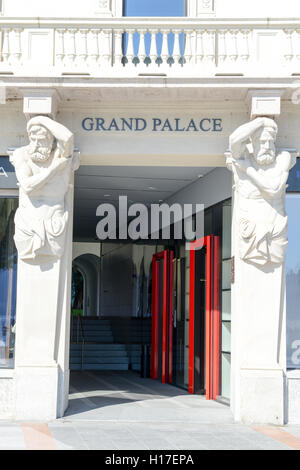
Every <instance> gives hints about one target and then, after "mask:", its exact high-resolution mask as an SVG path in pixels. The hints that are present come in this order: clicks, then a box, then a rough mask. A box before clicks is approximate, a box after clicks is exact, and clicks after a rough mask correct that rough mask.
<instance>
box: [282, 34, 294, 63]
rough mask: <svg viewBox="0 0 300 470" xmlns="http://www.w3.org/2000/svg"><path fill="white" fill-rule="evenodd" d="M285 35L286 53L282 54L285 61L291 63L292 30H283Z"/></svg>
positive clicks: (292, 53)
mask: <svg viewBox="0 0 300 470" xmlns="http://www.w3.org/2000/svg"><path fill="white" fill-rule="evenodd" d="M284 32H285V34H286V49H285V50H286V52H285V54H284V57H285V59H286V60H288V61H291V60H292V58H293V55H294V52H293V41H292V34H293V30H292V29H285V30H284Z"/></svg>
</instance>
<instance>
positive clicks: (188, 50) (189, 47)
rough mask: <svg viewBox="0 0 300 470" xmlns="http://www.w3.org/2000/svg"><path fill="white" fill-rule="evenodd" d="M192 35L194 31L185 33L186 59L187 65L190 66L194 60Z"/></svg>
mask: <svg viewBox="0 0 300 470" xmlns="http://www.w3.org/2000/svg"><path fill="white" fill-rule="evenodd" d="M192 33H193V31H191V30H187V31H186V32H185V48H184V58H185V61H186V63H187V64H190V63H191V60H192V44H191V41H192Z"/></svg>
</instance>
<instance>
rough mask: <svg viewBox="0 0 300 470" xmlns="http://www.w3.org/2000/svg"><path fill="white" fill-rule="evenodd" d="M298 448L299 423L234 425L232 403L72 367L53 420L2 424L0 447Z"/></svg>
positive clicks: (128, 376) (130, 376) (122, 374)
mask: <svg viewBox="0 0 300 470" xmlns="http://www.w3.org/2000/svg"><path fill="white" fill-rule="evenodd" d="M3 449H53V450H55V449H61V450H71V449H76V450H81V449H82V450H87V449H91V450H93V449H104V450H135V449H137V450H143V449H145V450H148V449H150V450H194V449H199V450H201V449H207V450H217V449H234V450H235V449H236V450H237V449H241V450H242V449H252V450H255V449H272V450H277V449H278V450H284V449H285V450H291V449H300V426H288V427H284V428H278V427H272V426H267V427H266V426H264V427H262V426H259V427H249V426H245V425H242V424H237V423H234V421H233V419H232V415H231V412H230V409H229V407H227V406H225V405H222V404H220V403H216V402H214V401H206V400H205V399H204V397H201V396H198V395H189V394H188V393H186V392H185V391H183V390H180V389H178V388H175V387H172V386H170V385H163V384H161V383H159V382H157V381H153V380H150V379H142V378H140V377H139V375H138V374H136V373H133V372H120V373H119V372H74V373H72V374H71V389H70V402H69V408H68V410H67V412H66V415H65V416H64V418H62V419H59V420H56V421H53V422H50V423H4V422H2V423H1V422H0V450H3Z"/></svg>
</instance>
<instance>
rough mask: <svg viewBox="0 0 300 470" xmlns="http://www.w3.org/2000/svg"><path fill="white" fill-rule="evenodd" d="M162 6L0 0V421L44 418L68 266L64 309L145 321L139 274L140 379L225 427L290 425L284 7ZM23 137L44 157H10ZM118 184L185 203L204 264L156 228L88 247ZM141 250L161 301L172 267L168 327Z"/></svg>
mask: <svg viewBox="0 0 300 470" xmlns="http://www.w3.org/2000/svg"><path fill="white" fill-rule="evenodd" d="M44 3H45V4H44ZM182 5H183V10H182V11H183V16H177V17H172V16H166V17H158V16H157V17H137V16H136V17H131V16H125V14H126V8H125V5H124V4H123V1H122V0H110V1H109V0H107V1H106V0H105V1H100V0H86V1H85V2H84V4H83V3H81V2H77V3H76V4H75V5H74V2H71V0H60V1H57V0H53V1H52V2H48V3H47V2H40V1H37V0H30V1H27V2H22V1H21V0H3V1H2V5H1V9H2V13H1V16H0V29H1V43H0V92H1V96H0V98H1V104H0V119H1V133H0V208H1V210H0V250H1V251H0V253H1V256H0V260H1V271H0V272H1V279H0V283H1V287H0V289H1V311H0V315H1V329H2V333H1V334H2V336H1V338H2V339H1V347H0V398H1V399H0V418H2V419H17V420H35V419H37V420H51V419H55V418H58V417H61V416H63V415H64V412H65V410H66V408H67V406H68V393H69V377H70V324H71V317H70V310H71V304H72V295H73V291H72V286H73V284H72V262H73V274H74V269H75V268H76V269H77V272H80V273H83V277H84V278H85V287H84V292H83V300H82V301H81V305H82V311H83V316H84V317H88V316H90V317H93V318H95V317H97V318H99V319H100V318H105V319H106V320H107V319H110V318H113V317H116V318H115V323H116V325H117V324H118V321H120V322H121V320H122V321H125V320H124V318H123V317H126V318H129V317H137V318H140V313H137V312H138V311H139V308H142V309H143V308H145V312H146V313H145V315H144V316H145V318H148V319H149V318H150V315H148V313H149V312H147V308H146V307H145V304H143V305H144V307H141V305H140V300H139V293H138V292H139V286H141V285H143V286H144V287H143V289H145V292H147V293H148V292H149V285H151V283H152V296H154V297H152V304H151V301H149V305H150V304H151V309H152V311H151V313H152V338H151V345H152V350H151V355H152V356H151V360H152V364H151V376H152V378H154V379H160V380H162V381H163V382H164V381H166V382H169V383H173V384H174V385H177V386H181V387H183V388H186V389H187V390H189V391H190V393H198V392H199V393H205V394H206V397H207V398H208V399H219V400H223V401H227V402H228V403H230V406H231V409H232V413H233V416H234V419H235V420H236V421H242V422H245V423H271V424H281V425H282V424H286V423H298V424H299V423H300V405H299V403H300V311H299V307H298V305H299V303H298V300H299V298H300V284H299V262H298V260H299V258H300V256H299V251H300V250H299V247H298V245H297V240H298V232H299V227H300V222H299V221H298V220H297V213H298V212H297V211H298V209H300V200H299V202H298V197H299V196H298V193H299V192H300V184H299V183H298V181H299V175H300V164H298V160H297V157H298V151H299V149H300V104H299V103H300V91H299V90H300V6H299V4H298V2H297V0H286V1H285V2H284V3H282V2H279V1H274V0H273V1H271V0H260V1H258V0H253V1H252V2H248V3H247V4H245V2H240V1H238V0H215V1H213V0H186V2H182ZM49 122H50V123H49ZM28 123H29V124H28ZM241 126H242V127H241ZM41 128H42V131H41ZM45 129H46V131H48V132H49V133H50V135H52V138H51V139H50V141H49V142H50V143H49V142H48V141H47V139H48V138H49V135H48V134H47V132H46V131H45V132H44V134H43V130H45ZM41 132H42V134H41ZM41 135H42V137H41ZM36 136H38V139H42V140H43V139H44V140H43V142H42V143H41V144H40V145H41V146H42V147H43V146H44V147H45V148H46V149H47V148H50V151H51V152H52V153H53V154H54V156H51V157H49V158H55V155H56V157H57V158H58V160H57V164H55V165H54V163H53V165H52V163H51V164H50V163H49V162H48V163H43V164H41V162H38V161H34V160H32V161H31V160H30V158H29V157H30V155H32V154H33V155H34V150H32V152H31V148H32V147H31V148H29V149H28V148H27V147H26V148H25V146H27V145H28V139H29V141H30V143H31V144H32V142H33V139H35V138H37V137H36ZM45 139H46V141H45ZM40 142H41V141H40ZM32 145H33V144H32ZM49 146H50V147H49ZM30 152H31V153H30ZM55 152H57V153H55ZM46 153H47V152H46ZM264 155H269V156H270V160H260V157H261V158H263V156H264ZM59 159H60V160H59ZM49 161H50V160H49ZM79 164H80V166H79ZM17 180H18V183H19V186H17ZM287 184H288V187H286V186H287ZM120 195H127V196H128V200H129V202H130V203H144V204H148V205H149V204H151V203H161V202H166V203H168V204H173V203H180V204H204V207H205V229H204V231H205V233H204V237H203V240H204V245H205V247H206V248H205V250H206V251H205V256H206V258H205V261H203V260H202V261H201V259H200V258H199V259H198V258H197V255H196V256H195V257H193V255H191V254H190V252H189V251H187V250H185V248H184V247H185V245H184V244H183V245H182V246H179V245H176V243H175V244H172V243H164V242H163V241H162V240H159V242H155V243H152V244H149V243H146V242H145V243H144V244H143V243H140V244H134V243H132V244H131V245H130V244H127V245H126V244H123V242H122V241H121V240H118V243H117V244H115V245H113V244H112V243H110V244H107V243H100V242H99V240H97V237H96V226H97V222H98V220H99V218H97V217H96V209H97V207H98V205H99V204H100V203H106V202H112V203H114V202H115V201H116V200H117V198H118V196H120ZM18 201H19V202H18ZM18 205H19V209H18V212H17V214H18V215H17V217H15V213H16V209H17V207H18ZM49 214H51V215H49ZM287 215H288V216H289V226H287V217H286V216H287ZM14 218H15V222H16V223H15V225H14V222H13V220H14ZM14 233H16V236H15V242H14V240H13V234H14ZM230 234H231V235H230ZM287 239H289V245H288V246H287ZM203 240H202V241H203ZM113 246H115V247H117V248H118V249H119V252H118V253H120V256H119V258H116V256H117V255H116V254H114V249H116V248H114V249H112V248H113ZM210 250H211V251H210ZM286 250H287V251H286ZM17 252H18V255H17ZM167 252H168V254H165V255H162V257H160V255H159V253H167ZM170 253H171V254H170ZM152 255H154V257H153V258H152ZM164 256H165V258H164ZM168 256H169V257H170V258H168ZM199 256H202V255H199ZM209 256H210V258H209ZM84 257H85V258H84ZM129 258H130V260H131V261H130V262H131V265H130V266H129V264H127V261H128V259H129ZM161 259H163V260H164V262H165V263H167V262H168V263H170V264H169V266H172V268H169V269H170V272H169V274H168V276H170V277H171V272H172V274H174V272H175V271H173V270H174V269H175V268H174V266H175V265H176V266H177V267H176V274H174V276H175V277H174V279H175V278H176V279H175V281H174V284H173V287H172V289H173V290H175V291H176V292H177V294H178V292H179V290H180V288H179V287H178V286H179V284H180V283H181V281H180V282H179V281H178V279H179V277H178V276H179V273H180V272H181V274H180V276H181V278H182V279H183V278H184V277H186V284H185V287H184V288H183V290H182V292H181V297H182V299H183V300H182V304H180V305H181V306H180V309H181V308H182V312H181V314H179V313H178V312H179V310H180V309H179V307H178V305H179V304H176V308H175V307H174V305H175V302H178V301H177V300H176V301H175V300H174V299H175V297H176V296H173V300H172V302H173V303H172V306H171V304H170V305H169V307H168V309H169V310H168V313H165V310H164V307H163V310H162V318H163V320H162V321H163V322H164V321H166V322H169V318H171V320H170V324H171V326H170V327H168V328H169V330H168V334H167V333H165V330H164V327H163V326H162V328H161V330H160V327H159V321H160V320H159V319H160V316H159V315H160V314H159V312H158V311H159V308H160V307H154V305H156V304H155V302H156V300H155V294H153V292H154V291H155V289H154V278H155V277H154V276H155V274H154V271H151V263H152V269H153V266H156V264H155V263H157V266H159V263H160V260H161ZM197 259H198V261H197ZM203 259H204V258H203ZM97 260H98V261H99V260H100V261H99V264H98V261H97ZM174 260H177V261H178V262H177V261H176V262H174ZM180 260H185V261H184V262H182V263H181V261H180ZM203 262H204V263H205V264H203ZM118 263H121V264H120V265H119V264H118ZM172 263H173V264H172ZM197 263H198V264H197ZM201 263H202V264H201ZM208 265H209V266H211V272H208V271H205V276H206V278H205V282H206V291H205V295H206V298H205V303H204V304H203V305H202V304H201V305H202V307H203V309H204V310H203V311H204V314H203V315H204V317H203V318H202V317H201V318H202V319H201V318H200V317H199V318H198V320H197V315H198V314H197V312H198V310H199V312H200V310H201V308H202V307H201V308H200V307H199V305H200V304H199V302H200V303H201V300H199V299H198V300H197V299H196V297H197V295H198V294H197V292H198V290H199V289H200V287H199V286H200V281H199V279H200V278H201V276H202V274H201V273H200V271H201V269H202V268H201V266H202V267H203V266H208ZM119 266H122V269H123V273H122V269H121V270H120V269H119ZM180 266H181V267H180ZM76 269H75V271H76ZM157 269H158V271H159V269H160V268H157ZM203 269H204V268H203ZM180 270H181V271H180ZM197 270H198V271H197ZM158 271H157V272H158ZM151 273H152V274H151ZM199 273H200V274H199ZM176 276H177V277H176ZM197 276H198V277H197ZM209 276H211V277H209ZM129 278H130V279H131V278H132V279H134V281H133V282H132V283H131V284H130V286H129V284H128V285H127V284H126V283H127V282H128V279H129ZM142 278H143V279H144V280H145V283H144V284H141V282H142V281H141V279H142ZM181 278H180V279H181ZM209 279H211V281H209ZM198 281H199V284H198ZM158 282H159V281H158ZM118 283H119V284H118ZM180 285H181V284H180ZM208 285H210V289H211V290H208V289H209V288H208V287H207V286H208ZM120 286H123V287H122V288H120ZM128 286H129V287H128ZM174 286H175V287H174ZM197 286H198V287H197ZM178 289H179V290H178ZM201 289H202V287H201ZM172 292H173V291H172ZM199 292H200V290H199ZM201 292H202V291H201ZM203 292H204V291H203ZM168 294H170V292H169V291H168ZM173 294H174V292H173ZM143 295H144V294H142V297H143ZM147 295H148V294H145V296H146V297H147ZM199 295H200V294H199ZM201 295H202V294H201ZM201 295H200V297H201ZM209 296H211V302H210V303H209V301H208V297H209ZM169 297H170V296H169ZM153 298H154V301H153ZM177 298H178V295H177ZM117 302H119V303H118V304H117ZM153 302H154V303H153ZM170 302H171V300H170ZM149 305H148V304H147V307H149V308H150V306H149ZM198 307H199V309H198V310H197V308H198ZM155 308H156V310H155ZM157 309H158V310H157ZM178 309H179V310H178ZM155 311H156V314H154V312H155ZM201 311H202V310H201ZM125 312H126V313H125ZM155 315H157V316H156V317H155ZM180 315H181V316H180ZM199 315H200V314H199ZM120 318H121V320H120ZM141 318H144V317H143V314H142V317H141ZM154 318H156V320H154ZM118 319H119V320H118ZM164 319H165V320H164ZM99 321H100V320H99ZM111 321H112V325H114V323H113V320H111ZM155 321H156V323H155ZM176 322H177V323H176ZM166 324H167V323H166ZM168 324H169V323H168ZM172 324H173V327H174V328H175V330H176V328H177V330H176V331H175V330H174V329H172V328H173V327H172ZM163 325H164V323H163ZM180 325H182V328H183V330H182V333H180V332H179V327H180V328H181V326H180ZM202 329H203V331H205V333H203V338H202V336H201V335H200V330H201V331H202ZM157 331H161V333H157ZM165 334H166V342H167V344H168V346H166V343H165V341H164V338H165V337H164V335H165ZM201 334H202V333H201ZM157 335H158V336H157ZM160 335H162V336H160ZM197 335H198V336H199V338H200V336H201V338H202V339H199V341H198V339H195V337H196V336H197ZM155 338H156V339H155ZM161 341H162V346H161V347H160V345H159V343H160V342H161ZM71 342H72V336H71ZM171 345H172V347H171ZM166 348H167V349H168V348H169V349H168V351H169V353H167V352H166V351H167V349H166ZM176 348H177V349H176ZM171 350H172V352H170V351H171ZM71 351H72V348H71ZM178 351H183V352H182V359H178V357H179V353H178V354H177V352H178ZM172 354H173V356H172ZM180 354H181V353H180ZM196 356H197V358H198V359H199V361H198V362H197V360H196V359H195V358H196ZM180 357H181V356H180ZM176 361H177V362H176ZM180 361H182V364H181V362H180ZM180 364H181V365H180ZM197 364H198V365H199V364H200V366H199V367H200V369H199V367H198V365H197ZM81 365H82V364H81ZM202 370H205V371H206V372H205V373H204V372H203V375H202ZM202 381H203V383H202ZM196 383H197V384H198V385H197V386H196Z"/></svg>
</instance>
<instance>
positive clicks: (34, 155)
mask: <svg viewBox="0 0 300 470" xmlns="http://www.w3.org/2000/svg"><path fill="white" fill-rule="evenodd" d="M29 155H30V158H31V160H32V161H33V162H35V163H43V162H46V161H47V160H49V158H50V156H51V149H49V148H48V147H39V148H38V150H37V151H32V150H30V149H29Z"/></svg>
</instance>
